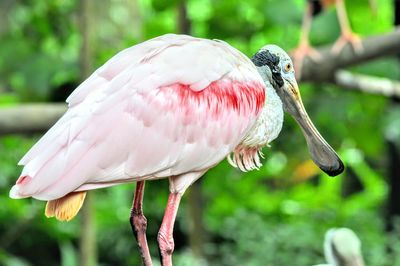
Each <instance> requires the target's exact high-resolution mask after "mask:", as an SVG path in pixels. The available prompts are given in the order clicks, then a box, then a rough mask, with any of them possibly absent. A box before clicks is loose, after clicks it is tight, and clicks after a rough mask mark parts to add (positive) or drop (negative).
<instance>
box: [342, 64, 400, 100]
mask: <svg viewBox="0 0 400 266" xmlns="http://www.w3.org/2000/svg"><path fill="white" fill-rule="evenodd" d="M334 79H335V80H334V82H335V84H336V85H338V86H339V87H342V88H346V89H350V90H359V91H362V92H366V93H373V94H380V95H385V96H388V97H393V96H395V97H400V82H397V81H393V80H390V79H386V78H378V77H371V76H367V75H361V74H354V73H351V72H349V71H346V70H338V71H336V72H335V77H334Z"/></svg>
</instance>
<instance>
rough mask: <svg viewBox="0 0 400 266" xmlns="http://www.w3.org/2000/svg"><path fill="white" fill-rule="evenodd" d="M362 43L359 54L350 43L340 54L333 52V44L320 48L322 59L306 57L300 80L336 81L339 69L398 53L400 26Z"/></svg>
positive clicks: (366, 39)
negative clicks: (316, 59)
mask: <svg viewBox="0 0 400 266" xmlns="http://www.w3.org/2000/svg"><path fill="white" fill-rule="evenodd" d="M362 45H363V51H362V52H361V53H359V54H356V53H355V52H354V51H353V48H352V47H351V46H350V45H349V44H348V45H347V46H346V47H344V48H343V50H342V51H341V52H340V54H338V55H334V54H333V53H332V52H331V49H332V46H328V47H322V48H320V49H318V52H319V53H320V54H321V56H322V58H321V60H319V61H318V62H314V61H312V60H310V59H309V58H306V59H305V60H304V63H303V68H302V76H301V79H300V81H311V82H326V81H334V80H335V72H336V71H337V70H338V69H342V68H346V67H349V66H352V65H356V64H360V63H363V62H366V61H368V60H372V59H376V58H381V57H385V56H393V55H396V54H398V53H399V51H400V50H399V47H400V28H396V29H395V30H393V31H392V32H390V33H386V34H383V35H379V36H372V37H367V38H365V39H364V40H363V41H362Z"/></svg>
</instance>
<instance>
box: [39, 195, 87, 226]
mask: <svg viewBox="0 0 400 266" xmlns="http://www.w3.org/2000/svg"><path fill="white" fill-rule="evenodd" d="M85 196H86V191H79V192H71V193H69V194H67V195H65V196H64V197H62V198H59V199H55V200H49V201H48V202H47V204H46V210H45V213H44V214H45V215H46V217H47V218H50V217H55V218H56V219H57V220H59V221H70V220H71V219H72V218H74V217H75V216H76V215H77V214H78V212H79V210H80V209H81V207H82V204H83V202H84V201H85Z"/></svg>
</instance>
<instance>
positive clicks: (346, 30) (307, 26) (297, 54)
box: [292, 0, 375, 78]
mask: <svg viewBox="0 0 400 266" xmlns="http://www.w3.org/2000/svg"><path fill="white" fill-rule="evenodd" d="M369 1H370V5H371V7H374V6H375V2H374V0H369ZM332 5H336V12H337V17H338V20H339V25H340V30H341V36H340V37H339V39H338V40H337V41H336V42H335V44H334V45H333V47H332V52H333V53H334V54H336V55H337V54H339V53H340V51H341V50H342V49H343V48H344V46H345V45H346V44H347V43H350V44H351V45H352V47H353V49H354V51H355V52H356V53H360V52H361V51H362V50H363V48H362V44H361V40H360V38H359V37H358V35H356V34H354V33H353V31H352V29H351V27H350V23H349V19H348V17H347V12H346V8H345V4H344V0H307V3H306V11H305V12H304V15H303V23H302V27H301V35H300V43H299V46H298V47H297V48H295V49H294V50H293V51H292V55H293V59H294V63H295V65H296V71H297V77H298V78H300V77H301V68H302V64H303V60H304V58H305V57H306V56H309V57H310V58H311V59H312V60H313V61H316V62H318V61H319V60H320V59H321V55H320V54H319V53H318V52H317V51H316V50H315V49H314V48H313V47H312V46H311V45H310V41H309V33H310V30H311V22H312V18H313V17H314V16H317V15H318V14H320V13H321V12H322V10H324V9H326V8H328V7H330V6H332ZM374 9H375V8H374Z"/></svg>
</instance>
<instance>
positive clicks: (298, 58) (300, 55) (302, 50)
mask: <svg viewBox="0 0 400 266" xmlns="http://www.w3.org/2000/svg"><path fill="white" fill-rule="evenodd" d="M291 54H292V58H293V65H294V69H295V70H296V78H297V79H300V77H301V71H302V68H303V62H304V59H305V58H306V57H308V58H310V59H311V60H313V61H314V62H319V61H320V60H321V58H322V57H321V54H320V53H319V52H318V51H317V50H316V49H314V48H313V47H312V46H311V45H310V44H308V43H303V44H300V45H299V46H298V47H297V48H296V49H294V50H293V51H292V52H291Z"/></svg>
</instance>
